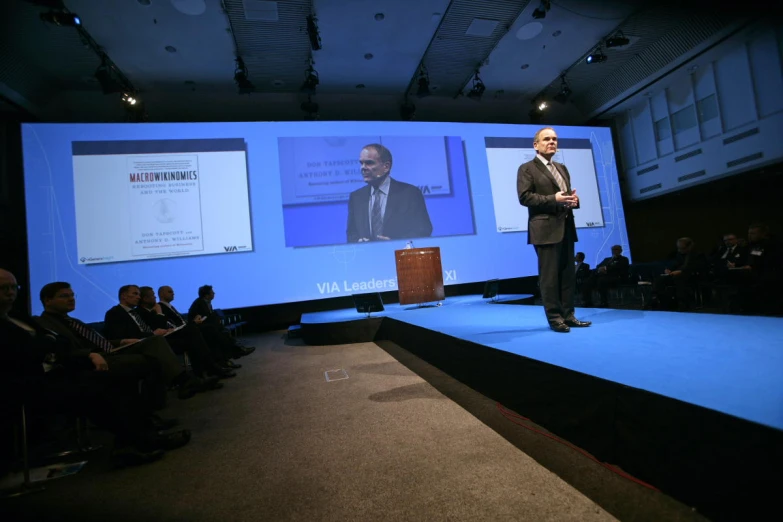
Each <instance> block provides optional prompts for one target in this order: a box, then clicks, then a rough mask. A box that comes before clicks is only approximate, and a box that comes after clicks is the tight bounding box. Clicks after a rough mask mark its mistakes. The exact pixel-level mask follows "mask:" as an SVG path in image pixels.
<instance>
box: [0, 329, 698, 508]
mask: <svg viewBox="0 0 783 522" xmlns="http://www.w3.org/2000/svg"><path fill="white" fill-rule="evenodd" d="M253 344H255V345H256V346H257V347H258V350H257V351H256V353H254V354H253V355H251V356H249V357H246V358H244V359H242V360H241V363H242V364H243V365H244V368H242V369H241V370H239V373H240V375H239V377H237V378H236V379H231V380H229V381H227V382H226V387H225V388H224V389H223V390H220V391H216V392H211V393H208V394H202V395H198V396H196V397H195V398H193V399H191V400H189V401H177V400H176V399H173V400H172V401H171V405H170V407H169V408H168V409H167V410H165V411H164V412H162V414H163V416H175V417H178V418H179V419H180V421H181V423H182V424H183V426H184V427H188V428H191V429H192V430H193V434H194V438H193V441H192V442H191V443H190V444H189V445H188V446H186V447H184V448H182V449H179V450H176V451H174V452H171V453H169V454H167V455H166V457H165V458H164V459H163V460H162V461H160V462H158V463H155V464H151V465H148V466H143V467H137V468H132V469H124V470H111V469H109V468H108V465H107V462H106V452H105V451H104V452H102V453H98V454H95V455H92V456H90V457H89V458H90V463H89V464H88V465H87V467H86V468H85V469H84V471H82V472H81V473H79V474H77V475H75V476H71V477H66V478H63V479H59V480H53V481H50V482H47V483H46V487H47V489H46V491H44V492H42V493H38V494H33V495H28V496H26V497H21V498H16V499H11V500H4V501H0V515H1V516H0V518H2V520H4V521H5V520H9V521H10V520H21V519H24V520H38V521H44V520H82V521H93V520H96V521H97V520H101V521H105V520H111V521H113V522H124V521H131V520H133V521H136V520H150V521H156V520H183V521H201V520H204V521H206V520H231V521H244V520H248V521H250V520H252V521H259V520H374V521H375V520H493V521H494V520H535V521H544V520H558V521H560V520H579V521H589V520H613V519H614V517H613V516H612V515H610V514H609V513H608V512H607V511H606V510H605V509H603V508H602V507H599V505H598V504H596V503H595V502H594V501H593V500H590V499H589V498H587V497H586V496H585V495H584V494H582V493H580V492H579V491H578V490H577V489H575V488H574V487H572V486H571V485H569V484H568V483H566V482H565V481H564V480H562V479H561V478H559V477H558V476H556V475H555V474H553V473H552V472H550V471H549V470H548V469H547V468H545V467H543V466H542V465H541V464H539V463H538V462H536V461H534V460H533V459H532V458H530V457H529V456H527V455H526V454H525V453H523V452H522V451H520V450H519V449H518V448H517V446H516V445H515V444H513V443H512V442H514V438H515V437H534V438H535V437H538V436H537V435H533V434H531V433H530V432H528V431H526V430H523V429H522V428H520V427H518V426H515V425H514V424H512V423H510V422H506V423H502V422H501V421H500V420H499V419H501V416H500V415H499V414H498V413H497V410H496V409H495V410H493V407H494V405H493V404H492V403H491V401H488V400H487V399H486V398H484V397H482V396H479V395H478V394H476V393H475V392H473V391H472V390H470V389H468V388H466V387H464V386H462V385H460V383H457V382H455V381H453V380H450V379H449V378H448V377H447V376H445V375H443V374H440V373H439V372H438V371H437V370H436V369H434V368H432V367H429V366H428V365H426V363H423V362H422V361H420V360H418V359H417V358H415V357H413V356H412V355H410V354H409V353H407V352H405V351H404V350H401V349H399V348H397V347H395V346H384V347H383V348H381V347H379V346H377V345H375V344H357V345H349V346H330V347H312V346H303V345H301V343H297V342H296V341H284V340H283V339H282V337H281V334H280V333H273V334H266V335H263V336H259V337H257V338H255V339H253ZM401 361H402V362H401ZM403 362H404V364H403ZM339 369H344V370H345V371H346V372H347V376H348V378H347V379H342V380H334V381H331V382H327V380H326V379H325V375H324V372H326V371H329V370H339ZM412 369H413V370H415V371H416V373H414V371H412ZM330 375H331V374H330ZM334 375H335V376H338V377H339V374H338V373H335V374H334ZM422 376H424V377H425V378H426V379H427V380H425V378H422ZM433 384H434V385H435V386H433ZM444 393H445V394H444ZM468 406H470V407H469V408H468V409H466V407H468ZM469 411H470V412H469ZM493 412H494V413H493ZM493 428H494V429H493ZM535 440H536V441H537V444H541V445H544V448H545V449H546V447H547V446H546V445H549V446H548V447H549V448H550V449H551V451H550V452H549V453H546V454H547V455H551V458H552V459H555V460H558V461H559V463H560V465H563V463H564V462H565V464H566V465H568V464H569V462H570V463H571V464H572V465H570V466H569V467H570V469H572V470H578V472H577V473H575V474H574V475H573V476H572V477H571V480H572V481H574V482H577V483H578V484H577V486H578V487H579V489H580V490H582V491H587V492H588V493H589V494H590V495H591V497H592V498H595V499H599V501H600V502H601V503H602V505H604V506H607V509H610V510H611V511H612V513H613V514H614V515H615V516H617V517H618V518H620V519H622V520H639V521H642V520H644V521H647V520H650V521H651V520H682V521H686V520H687V521H696V520H704V519H703V518H701V517H700V516H699V515H697V514H695V513H693V512H691V510H690V509H688V508H687V507H686V506H683V505H681V504H679V503H677V502H675V501H673V500H671V499H669V498H667V497H665V496H664V495H661V494H659V493H656V492H652V491H649V490H645V489H644V488H642V487H640V486H638V485H635V484H632V483H630V482H628V481H626V480H625V479H621V478H619V477H617V476H616V475H614V474H613V473H611V472H609V471H607V470H605V469H604V468H602V467H600V466H598V465H597V464H595V463H592V462H590V461H588V460H586V459H585V458H584V457H582V456H580V455H578V454H576V453H575V452H573V450H570V449H568V448H565V447H563V446H560V445H558V444H556V443H554V442H552V441H550V440H548V439H545V438H541V439H535ZM543 460H546V459H543ZM545 463H546V462H545ZM580 480H581V483H579V481H580Z"/></svg>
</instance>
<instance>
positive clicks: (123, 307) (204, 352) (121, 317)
mask: <svg viewBox="0 0 783 522" xmlns="http://www.w3.org/2000/svg"><path fill="white" fill-rule="evenodd" d="M119 298H120V304H118V305H116V306H114V307H112V308H110V309H109V310H108V311H107V312H106V316H105V318H104V328H105V330H106V337H108V338H110V339H146V338H148V337H152V336H159V337H165V338H166V342H167V343H168V344H169V346H171V347H172V349H173V350H174V353H180V354H181V353H185V352H187V353H188V355H190V359H191V361H192V363H193V372H194V373H195V374H196V375H198V376H199V377H202V376H204V375H210V376H214V377H219V378H226V377H234V376H235V375H236V374H235V373H233V372H231V371H229V370H228V369H225V368H222V367H220V366H218V365H217V364H216V363H215V361H214V359H213V358H212V354H211V352H210V350H209V347H208V346H207V345H206V344H205V343H204V339H203V338H201V337H197V336H194V335H192V331H190V330H185V329H183V330H178V331H174V329H173V328H161V327H159V326H158V325H150V324H148V323H146V322H145V321H144V318H143V317H142V315H141V314H140V313H139V311H138V310H136V308H135V307H136V305H138V304H139V300H140V299H141V292H140V291H139V287H138V286H136V285H125V286H123V287H121V288H120V290H119ZM221 386H222V384H221V383H217V382H216V383H214V385H213V386H212V388H213V389H215V388H219V387H221Z"/></svg>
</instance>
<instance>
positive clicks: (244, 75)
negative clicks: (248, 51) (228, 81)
mask: <svg viewBox="0 0 783 522" xmlns="http://www.w3.org/2000/svg"><path fill="white" fill-rule="evenodd" d="M248 76H249V73H248V70H247V67H245V62H244V60H242V58H241V57H239V56H237V58H236V67H234V82H236V84H237V88H238V89H239V94H250V93H251V92H253V91H254V90H255V86H254V85H253V83H252V82H251V81H250V79H249V78H248Z"/></svg>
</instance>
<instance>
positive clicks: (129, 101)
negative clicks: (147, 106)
mask: <svg viewBox="0 0 783 522" xmlns="http://www.w3.org/2000/svg"><path fill="white" fill-rule="evenodd" d="M122 101H123V102H124V103H125V104H126V105H129V106H131V107H133V106H134V105H136V104H137V103H138V102H139V99H138V98H136V97H135V96H133V94H131V93H127V92H126V93H124V94H123V95H122Z"/></svg>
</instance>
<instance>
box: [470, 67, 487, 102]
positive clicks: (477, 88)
mask: <svg viewBox="0 0 783 522" xmlns="http://www.w3.org/2000/svg"><path fill="white" fill-rule="evenodd" d="M485 90H487V87H486V86H485V85H484V82H482V81H481V78H479V73H478V71H476V75H475V76H474V77H473V87H471V89H470V91H468V94H467V97H468V98H470V99H471V100H475V101H479V100H481V97H482V96H483V95H484V91H485Z"/></svg>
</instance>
